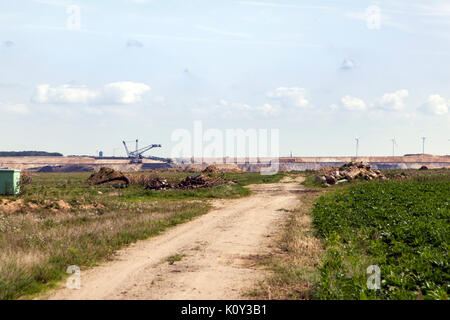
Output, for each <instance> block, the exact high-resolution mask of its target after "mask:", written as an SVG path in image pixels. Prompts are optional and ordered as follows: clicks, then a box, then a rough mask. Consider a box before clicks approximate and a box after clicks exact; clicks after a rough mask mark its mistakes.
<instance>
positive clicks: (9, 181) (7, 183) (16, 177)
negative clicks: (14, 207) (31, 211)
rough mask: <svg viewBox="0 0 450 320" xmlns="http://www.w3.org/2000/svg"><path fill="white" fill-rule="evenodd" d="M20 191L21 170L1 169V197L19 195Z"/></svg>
mask: <svg viewBox="0 0 450 320" xmlns="http://www.w3.org/2000/svg"><path fill="white" fill-rule="evenodd" d="M19 191H20V170H14V169H0V195H13V194H18V193H19Z"/></svg>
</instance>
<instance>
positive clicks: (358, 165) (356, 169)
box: [316, 161, 386, 187]
mask: <svg viewBox="0 0 450 320" xmlns="http://www.w3.org/2000/svg"><path fill="white" fill-rule="evenodd" d="M355 179H361V180H368V181H369V180H373V179H380V180H386V177H385V176H384V175H383V174H382V173H381V171H380V170H372V169H371V167H370V164H368V163H367V162H364V161H361V162H349V163H346V164H344V165H343V166H341V167H326V168H322V169H321V170H319V171H318V174H317V175H316V181H317V182H320V183H322V185H323V186H324V187H329V186H331V185H334V184H338V183H342V182H349V181H352V180H355Z"/></svg>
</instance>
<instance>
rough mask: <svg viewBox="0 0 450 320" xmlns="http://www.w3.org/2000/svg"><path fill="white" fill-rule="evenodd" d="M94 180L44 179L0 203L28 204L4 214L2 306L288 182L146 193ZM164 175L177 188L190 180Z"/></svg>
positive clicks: (241, 180) (246, 179) (246, 177)
mask: <svg viewBox="0 0 450 320" xmlns="http://www.w3.org/2000/svg"><path fill="white" fill-rule="evenodd" d="M147 174H152V175H154V173H147ZM89 175H90V174H89V173H40V174H37V175H34V176H33V177H32V183H31V184H29V185H25V187H24V188H23V191H22V193H21V194H20V195H18V196H9V197H0V200H1V199H3V198H6V199H9V200H23V201H24V207H23V208H22V209H21V210H19V211H17V212H15V213H10V214H3V213H1V212H0V299H16V298H19V297H21V296H24V295H25V296H27V295H32V294H35V293H38V292H40V291H42V290H45V289H46V288H48V287H49V286H51V285H53V284H54V283H55V282H57V281H58V280H61V279H63V278H64V277H65V276H66V274H65V270H66V268H67V266H69V265H78V266H80V267H81V268H82V269H83V268H86V267H90V266H94V265H95V264H97V263H98V262H99V261H102V260H105V259H109V258H110V257H111V256H112V254H113V253H114V251H115V250H117V249H119V248H121V247H123V246H125V245H127V244H130V243H132V242H135V241H137V240H140V239H146V238H148V237H151V236H155V235H157V234H159V233H160V232H162V231H164V230H165V229H167V228H169V227H172V226H175V225H177V224H180V223H184V222H186V221H188V220H190V219H192V218H194V217H196V216H198V215H202V214H205V213H207V212H208V211H209V209H210V202H209V200H210V199H214V198H236V197H243V196H247V195H249V194H250V193H251V192H250V191H249V190H248V189H246V188H244V186H245V185H247V184H251V183H265V182H274V181H277V180H279V179H281V177H282V176H283V175H282V174H278V175H275V176H270V177H268V176H261V175H259V174H258V173H256V174H248V173H241V174H215V175H212V176H219V175H220V176H224V177H226V178H228V179H233V180H235V181H236V183H234V184H226V185H218V186H215V187H213V188H200V189H195V190H167V191H147V190H143V189H142V188H140V187H139V186H135V185H132V186H130V187H128V188H122V189H118V188H113V187H111V186H107V185H100V186H91V185H87V184H86V183H85V180H86V178H88V177H89ZM158 175H159V176H160V177H162V178H166V179H168V181H169V182H170V183H178V182H179V181H180V180H181V179H183V178H184V177H186V176H188V175H192V173H191V174H188V173H176V172H160V173H158ZM60 200H64V201H65V202H66V203H67V204H69V205H70V209H69V210H68V211H62V210H61V208H60V205H59V204H58V201H60Z"/></svg>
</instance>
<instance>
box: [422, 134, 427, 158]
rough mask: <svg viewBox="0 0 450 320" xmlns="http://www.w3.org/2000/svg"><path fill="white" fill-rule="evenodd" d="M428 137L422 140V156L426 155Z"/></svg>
mask: <svg viewBox="0 0 450 320" xmlns="http://www.w3.org/2000/svg"><path fill="white" fill-rule="evenodd" d="M426 138H427V137H422V138H421V139H422V155H423V154H425V139H426Z"/></svg>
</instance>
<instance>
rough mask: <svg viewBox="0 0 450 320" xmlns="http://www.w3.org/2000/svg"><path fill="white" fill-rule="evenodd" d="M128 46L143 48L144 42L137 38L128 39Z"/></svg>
mask: <svg viewBox="0 0 450 320" xmlns="http://www.w3.org/2000/svg"><path fill="white" fill-rule="evenodd" d="M126 45H127V47H137V48H142V47H143V46H144V45H143V44H142V42H140V41H137V40H135V39H128V41H127V44H126Z"/></svg>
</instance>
